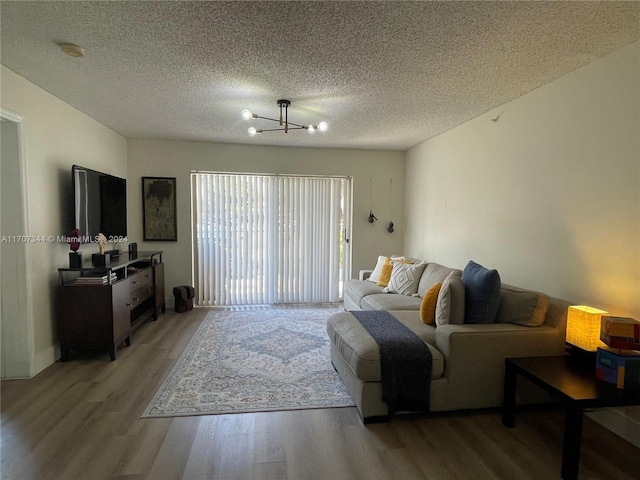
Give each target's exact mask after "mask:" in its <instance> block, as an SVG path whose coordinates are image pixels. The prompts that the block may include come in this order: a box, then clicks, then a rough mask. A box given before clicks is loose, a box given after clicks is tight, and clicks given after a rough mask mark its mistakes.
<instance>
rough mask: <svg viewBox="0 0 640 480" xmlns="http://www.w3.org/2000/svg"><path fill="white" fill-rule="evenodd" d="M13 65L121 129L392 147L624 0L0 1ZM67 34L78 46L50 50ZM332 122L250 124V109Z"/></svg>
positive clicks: (635, 11)
mask: <svg viewBox="0 0 640 480" xmlns="http://www.w3.org/2000/svg"><path fill="white" fill-rule="evenodd" d="M0 17H1V28H2V30H1V41H2V44H1V56H0V60H1V62H2V64H3V65H5V66H6V67H7V68H9V69H10V70H12V71H14V72H16V73H18V74H19V75H21V76H23V77H25V78H26V79H28V80H30V81H31V82H33V83H35V84H36V85H38V86H40V87H42V88H43V89H44V90H47V91H48V92H50V93H52V94H53V95H55V96H57V97H59V98H61V99H62V100H64V101H65V102H67V103H69V104H71V105H73V106H74V107H76V108H77V109H79V110H80V111H82V112H84V113H86V114H87V115H89V116H91V117H93V118H95V119H96V120H98V121H99V122H101V123H103V124H105V125H107V126H109V127H110V128H112V129H113V130H115V131H116V132H119V133H121V134H122V135H124V136H125V137H127V138H168V139H184V140H199V141H216V142H232V143H253V144H263V145H292V146H313V147H347V148H376V149H400V150H404V149H407V148H409V147H411V146H413V145H416V144H417V143H420V142H421V141H423V140H426V139H427V138H430V137H433V136H435V135H438V134H439V133H442V132H444V131H446V130H448V129H450V128H452V127H455V126H457V125H459V124H461V123H464V122H465V121H467V120H469V119H471V118H473V117H476V116H478V115H480V114H482V113H485V112H487V111H489V110H491V109H493V108H495V107H497V106H499V105H502V104H504V103H506V102H508V101H510V100H512V99H514V98H517V97H519V96H521V95H523V94H525V93H526V92H529V91H531V90H533V89H535V88H537V87H539V86H541V85H544V84H545V83H548V82H550V81H552V80H554V79H556V78H558V77H560V76H562V75H564V74H566V73H568V72H570V71H573V70H575V69H577V68H579V67H581V66H583V65H586V64H587V63H589V62H592V61H594V60H596V59H597V58H599V57H602V56H604V55H606V54H607V53H610V52H612V51H614V50H616V49H618V48H621V47H623V46H624V45H627V44H629V43H632V42H634V41H636V40H638V38H639V21H640V4H638V3H636V2H311V1H308V2H167V1H163V2H154V1H143V2H133V1H128V2H88V1H80V2H73V1H72V2H56V1H48V2H22V1H20V2H9V1H2V2H1V4H0ZM61 42H70V43H76V44H78V45H81V46H82V47H84V49H85V52H86V57H85V58H83V59H74V58H71V57H67V56H65V55H63V54H62V53H61V52H60V51H59V49H58V46H57V44H58V43H61ZM279 98H287V99H289V100H291V101H292V107H291V108H290V115H289V117H290V120H291V121H293V122H296V123H305V124H306V123H318V122H319V121H321V120H326V121H327V122H329V125H330V129H329V131H328V132H326V133H324V134H320V133H316V134H315V135H309V134H308V133H307V132H304V131H293V132H290V133H289V134H286V135H285V134H284V133H280V132H274V133H264V134H262V135H259V136H256V137H254V138H251V137H249V136H248V135H247V133H246V132H247V128H248V127H249V126H250V123H251V122H253V123H252V124H253V125H255V126H256V127H258V128H260V127H264V128H269V126H268V124H264V123H260V122H259V121H245V120H242V119H241V117H240V111H241V110H242V109H243V108H248V109H249V110H251V111H252V112H255V113H258V114H259V115H263V116H267V117H275V116H277V110H278V109H277V106H276V100H277V99H279Z"/></svg>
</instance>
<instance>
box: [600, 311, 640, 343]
mask: <svg viewBox="0 0 640 480" xmlns="http://www.w3.org/2000/svg"><path fill="white" fill-rule="evenodd" d="M601 322H602V323H601V325H600V340H602V341H603V342H604V343H606V344H607V345H608V346H610V347H612V348H619V349H622V350H640V322H638V321H637V320H634V319H633V318H625V317H611V316H607V315H603V316H602V320H601Z"/></svg>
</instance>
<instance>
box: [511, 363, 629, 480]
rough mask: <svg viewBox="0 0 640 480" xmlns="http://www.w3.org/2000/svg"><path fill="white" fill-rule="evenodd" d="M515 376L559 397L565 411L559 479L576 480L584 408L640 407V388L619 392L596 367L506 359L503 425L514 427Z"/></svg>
mask: <svg viewBox="0 0 640 480" xmlns="http://www.w3.org/2000/svg"><path fill="white" fill-rule="evenodd" d="M518 374H520V375H522V376H523V377H524V378H527V379H529V380H531V381H532V382H533V383H534V384H536V385H538V386H539V387H541V388H543V389H544V390H545V391H547V392H549V393H550V394H552V395H553V396H555V397H556V398H558V399H559V400H560V401H561V402H562V403H563V405H564V407H565V408H566V415H565V422H564V446H563V450H562V478H563V479H564V480H575V479H577V478H578V467H579V464H580V440H581V437H582V414H583V411H584V409H585V408H589V409H590V408H599V407H619V406H625V405H640V389H626V390H624V389H618V388H616V387H615V386H614V385H610V384H608V383H606V382H603V381H602V380H598V379H597V378H596V376H595V366H594V364H590V365H587V366H585V365H584V363H582V364H581V363H580V362H575V361H572V357H570V356H568V355H562V356H556V357H524V358H507V359H506V360H505V373H504V399H503V403H502V424H503V425H504V426H506V427H513V426H514V420H515V406H516V380H517V376H518Z"/></svg>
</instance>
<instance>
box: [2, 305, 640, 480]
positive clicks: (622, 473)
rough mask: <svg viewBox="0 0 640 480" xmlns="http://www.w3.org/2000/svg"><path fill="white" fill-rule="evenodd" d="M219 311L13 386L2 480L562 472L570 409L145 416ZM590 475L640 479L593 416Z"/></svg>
mask: <svg viewBox="0 0 640 480" xmlns="http://www.w3.org/2000/svg"><path fill="white" fill-rule="evenodd" d="M207 312H208V310H207V309H195V310H193V311H191V312H187V313H183V314H176V313H173V312H170V313H167V314H165V315H162V316H161V317H160V318H159V320H158V321H156V322H149V323H146V324H144V325H143V326H141V327H140V328H139V329H138V330H136V332H135V333H134V335H133V337H132V346H131V347H128V348H126V347H121V349H120V350H119V351H118V359H117V360H116V361H115V362H110V361H109V359H108V355H106V354H82V355H80V356H79V355H78V354H72V357H71V359H70V361H69V362H66V363H59V362H58V363H55V364H54V365H51V366H50V367H49V368H47V369H46V370H45V371H43V372H41V373H40V374H39V375H37V376H36V377H35V378H33V379H30V380H8V381H3V382H2V384H1V389H2V392H1V395H2V397H1V400H2V406H1V412H2V420H1V425H0V428H1V437H2V444H1V456H2V458H1V462H2V463H1V467H0V473H1V477H2V479H3V480H14V479H16V480H18V479H19V480H23V479H38V480H40V479H64V480H71V479H82V480H86V479H122V480H124V479H127V480H142V479H153V480H156V479H158V480H160V479H197V480H200V479H265V480H268V479H327V480H339V479H367V480H369V479H403V480H404V479H429V480H440V479H442V480H448V479H505V480H513V479H532V480H533V479H535V480H539V479H554V478H560V462H561V449H562V426H563V413H562V411H559V410H547V411H530V412H523V413H520V414H518V416H517V417H516V428H514V429H507V428H504V427H503V426H502V424H501V417H500V413H499V412H498V411H496V410H490V411H480V412H457V413H447V414H437V415H428V416H404V417H396V418H394V419H393V420H392V421H391V422H390V423H386V424H374V425H368V426H364V425H363V424H362V422H361V421H360V418H359V417H358V414H357V412H356V410H355V408H335V409H318V410H299V411H285V412H266V413H255V414H239V415H213V416H200V417H178V418H148V419H140V418H139V417H140V415H141V414H142V412H143V410H144V409H145V407H146V406H147V404H148V402H149V401H150V400H151V398H152V397H153V395H154V393H155V392H156V390H157V388H158V387H159V386H160V384H161V383H162V381H163V380H164V378H165V377H166V375H167V374H168V373H169V371H170V370H171V368H172V366H173V364H174V363H175V361H176V359H177V358H178V357H179V355H180V353H181V352H182V350H183V349H184V347H185V346H186V344H187V343H188V341H189V339H190V338H191V336H192V334H193V333H194V331H195V330H196V328H197V326H198V325H199V323H200V322H201V320H202V319H203V318H204V316H205V315H206V313H207ZM580 478H582V479H607V480H609V479H621V480H623V479H634V478H635V479H638V478H640V449H638V448H637V447H635V446H633V445H632V444H631V443H629V442H627V441H625V440H624V439H622V438H620V437H618V436H617V435H615V434H614V433H612V432H610V431H609V430H607V429H605V428H604V427H602V426H600V425H599V424H597V423H596V422H594V421H592V420H590V419H585V425H584V436H583V443H582V457H581V462H580Z"/></svg>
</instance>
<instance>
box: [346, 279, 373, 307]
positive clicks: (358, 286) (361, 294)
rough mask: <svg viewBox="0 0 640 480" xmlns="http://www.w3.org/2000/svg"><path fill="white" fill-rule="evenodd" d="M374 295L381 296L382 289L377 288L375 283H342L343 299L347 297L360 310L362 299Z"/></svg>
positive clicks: (351, 281) (352, 280)
mask: <svg viewBox="0 0 640 480" xmlns="http://www.w3.org/2000/svg"><path fill="white" fill-rule="evenodd" d="M376 293H379V294H382V287H378V286H377V285H376V284H375V283H372V282H367V281H362V280H354V279H351V280H347V281H346V282H344V295H345V297H349V298H350V299H351V300H352V301H353V303H355V304H357V305H358V306H359V307H360V308H362V299H363V298H366V296H367V295H373V294H376Z"/></svg>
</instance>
